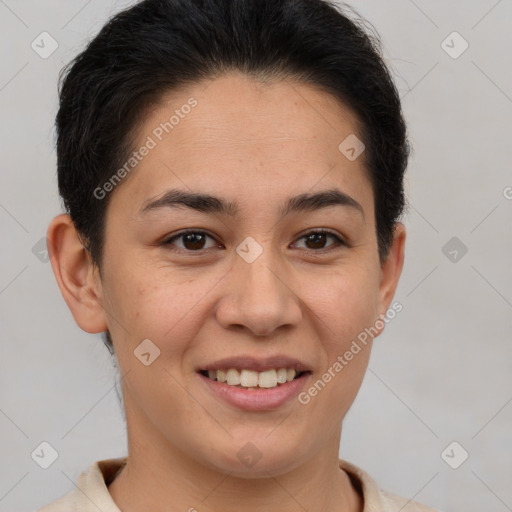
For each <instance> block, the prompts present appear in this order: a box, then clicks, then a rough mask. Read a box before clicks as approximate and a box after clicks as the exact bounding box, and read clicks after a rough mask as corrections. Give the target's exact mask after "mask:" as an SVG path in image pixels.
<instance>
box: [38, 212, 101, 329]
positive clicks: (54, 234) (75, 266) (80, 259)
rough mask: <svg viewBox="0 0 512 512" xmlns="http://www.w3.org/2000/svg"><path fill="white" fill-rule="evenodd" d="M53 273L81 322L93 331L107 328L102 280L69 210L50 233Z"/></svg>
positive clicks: (77, 321) (53, 222) (49, 242)
mask: <svg viewBox="0 0 512 512" xmlns="http://www.w3.org/2000/svg"><path fill="white" fill-rule="evenodd" d="M46 238H47V244H48V252H49V256H50V261H51V264H52V269H53V273H54V274H55V278H56V279H57V284H58V286H59V288H60V291H61V293H62V296H63V298H64V300H65V301H66V304H67V305H68V307H69V309H70V311H71V314H72V315H73V318H74V319H75V322H76V323H77V324H78V326H79V327H80V328H81V329H83V330H84V331H86V332H89V333H99V332H103V331H106V330H107V328H108V326H107V315H106V314H105V310H104V309H103V306H102V303H101V282H100V280H99V277H98V275H97V269H95V268H94V266H93V264H92V262H91V259H90V256H89V254H88V252H87V251H86V250H85V248H84V247H83V245H82V242H81V241H80V239H79V237H78V233H77V231H76V229H75V226H74V224H73V221H72V220H71V217H70V216H69V215H68V214H61V215H58V216H57V217H55V218H54V219H53V220H52V221H51V222H50V225H49V227H48V231H47V234H46Z"/></svg>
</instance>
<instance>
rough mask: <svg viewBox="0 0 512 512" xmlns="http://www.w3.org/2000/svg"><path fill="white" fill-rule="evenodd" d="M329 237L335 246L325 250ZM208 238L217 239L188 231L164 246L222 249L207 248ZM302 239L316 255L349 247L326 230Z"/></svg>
mask: <svg viewBox="0 0 512 512" xmlns="http://www.w3.org/2000/svg"><path fill="white" fill-rule="evenodd" d="M329 237H330V238H331V239H334V244H331V245H330V246H328V247H327V248H325V247H324V245H325V243H326V240H327V239H328V238H329ZM207 238H210V239H211V240H213V241H215V239H214V238H213V237H212V236H211V235H209V234H208V233H206V232H205V231H194V230H191V229H188V230H185V231H182V232H180V233H177V234H176V235H173V236H172V237H170V238H167V239H166V240H164V241H163V242H162V245H164V246H175V247H177V249H181V250H183V251H185V252H200V251H203V250H206V249H211V248H212V247H220V245H219V244H218V243H214V244H213V245H212V246H210V247H205V242H206V239H207ZM302 239H305V243H306V244H310V245H309V246H306V247H305V249H306V250H308V251H310V252H316V253H318V252H328V251H331V250H334V249H336V248H337V247H339V246H347V245H348V244H347V243H346V242H344V241H343V240H342V239H341V238H340V237H339V236H337V235H336V234H334V233H331V232H330V231H326V230H316V231H310V232H309V233H306V234H305V235H302V236H301V237H300V238H299V240H302ZM177 240H181V241H182V245H181V246H179V245H176V244H175V241H177ZM173 249H174V248H173Z"/></svg>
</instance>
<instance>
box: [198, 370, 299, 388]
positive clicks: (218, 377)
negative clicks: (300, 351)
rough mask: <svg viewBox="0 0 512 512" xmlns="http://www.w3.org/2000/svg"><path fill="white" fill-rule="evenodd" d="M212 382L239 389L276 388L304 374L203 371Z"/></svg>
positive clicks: (270, 371)
mask: <svg viewBox="0 0 512 512" xmlns="http://www.w3.org/2000/svg"><path fill="white" fill-rule="evenodd" d="M200 373H201V374H202V375H204V376H205V377H208V378H209V379H211V380H214V381H218V382H221V383H225V384H227V385H228V386H233V387H238V388H246V389H249V388H265V389H270V388H275V387H277V386H279V385H282V384H286V383H287V382H291V381H293V380H294V379H296V378H299V377H300V376H301V375H302V374H303V373H304V372H297V371H296V370H295V369H294V368H278V369H269V370H265V371H262V372H257V371H254V370H246V369H243V370H237V369H236V368H229V369H228V370H202V371H201V372H200Z"/></svg>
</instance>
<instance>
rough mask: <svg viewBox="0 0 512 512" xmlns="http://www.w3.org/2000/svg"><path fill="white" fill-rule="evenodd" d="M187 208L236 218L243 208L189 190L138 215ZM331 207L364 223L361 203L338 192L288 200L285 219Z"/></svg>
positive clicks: (168, 196)
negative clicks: (351, 213) (354, 213)
mask: <svg viewBox="0 0 512 512" xmlns="http://www.w3.org/2000/svg"><path fill="white" fill-rule="evenodd" d="M181 206H185V207H187V208H191V209H193V210H197V211H199V212H203V213H213V214H220V215H228V216H230V217H235V216H237V215H238V214H239V212H240V210H239V206H238V204H237V203H236V202H233V201H228V200H226V199H223V198H221V197H216V196H212V195H210V194H204V193H197V192H189V191H185V190H179V189H174V190H169V191H168V192H166V193H165V194H164V195H163V196H162V197H160V198H158V199H155V200H153V201H150V202H147V203H146V204H145V205H143V206H142V208H141V209H140V211H139V213H138V215H139V216H140V215H144V214H145V213H147V212H149V211H154V210H158V209H160V208H180V207H181ZM331 206H343V207H347V208H349V209H351V210H354V211H358V212H359V213H360V214H361V215H362V217H363V219H364V218H365V216H364V210H363V207H362V206H361V204H360V203H358V202H357V201H356V200H355V199H354V198H353V197H351V196H349V195H348V194H346V193H345V192H342V191H341V190H338V189H329V190H323V191H321V192H316V193H312V194H308V193H305V194H300V195H298V196H293V197H290V198H288V200H287V201H286V203H285V204H284V206H283V207H282V208H281V211H280V215H281V216H282V217H284V216H286V215H289V214H290V213H292V212H293V213H301V212H312V211H316V210H320V209H322V208H328V207H331Z"/></svg>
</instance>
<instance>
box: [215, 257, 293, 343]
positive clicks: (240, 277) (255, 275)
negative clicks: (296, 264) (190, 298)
mask: <svg viewBox="0 0 512 512" xmlns="http://www.w3.org/2000/svg"><path fill="white" fill-rule="evenodd" d="M269 253H270V250H265V251H263V253H262V254H261V255H260V256H259V257H258V258H257V259H256V260H255V261H253V262H252V263H247V262H246V261H244V260H243V259H242V258H239V257H238V256H237V260H236V262H235V263H234V265H233V268H232V269H231V272H230V274H231V275H228V276H226V278H227V279H228V280H229V281H228V282H229V283H230V284H229V286H228V290H227V291H226V293H224V295H223V296H222V297H221V299H220V300H219V302H218V304H217V309H216V316H217V321H218V322H219V323H220V324H221V325H222V326H223V327H224V328H225V329H233V328H236V329H239V330H241V329H244V328H245V329H248V330H249V331H250V332H251V334H252V335H254V336H260V337H263V336H269V335H271V334H272V333H273V332H274V331H275V330H277V329H279V328H280V327H281V328H284V327H285V326H288V329H289V328H290V326H296V325H298V324H299V322H300V321H301V319H302V310H301V302H300V300H299V297H298V296H297V295H296V293H295V292H294V290H293V289H292V286H291V285H292V283H291V282H287V281H291V280H290V277H289V273H288V272H285V271H283V269H282V266H279V265H278V264H277V262H276V260H275V259H272V258H271V257H270V256H268V257H267V255H268V254H269ZM287 278H288V279H287Z"/></svg>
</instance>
